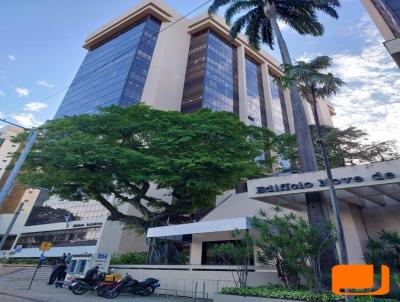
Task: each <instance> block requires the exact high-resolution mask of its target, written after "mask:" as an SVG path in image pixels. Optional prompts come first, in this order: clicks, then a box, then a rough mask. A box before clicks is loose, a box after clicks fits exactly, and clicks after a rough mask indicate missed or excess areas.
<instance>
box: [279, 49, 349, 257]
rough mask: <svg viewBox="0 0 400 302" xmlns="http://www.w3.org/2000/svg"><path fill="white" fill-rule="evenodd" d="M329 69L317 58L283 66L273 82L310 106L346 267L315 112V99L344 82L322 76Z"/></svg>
mask: <svg viewBox="0 0 400 302" xmlns="http://www.w3.org/2000/svg"><path fill="white" fill-rule="evenodd" d="M331 66H332V59H331V58H330V57H328V56H319V57H316V58H315V59H312V60H310V61H309V62H305V61H298V62H297V63H296V64H295V65H283V71H284V75H283V76H281V77H280V78H278V80H277V82H278V83H279V84H280V85H281V86H282V87H290V86H292V85H297V88H298V90H299V91H300V93H301V95H302V97H303V98H304V99H305V100H307V101H308V102H310V103H311V105H312V108H313V115H314V121H315V133H316V136H317V140H316V142H317V143H318V145H319V147H320V151H321V155H322V162H323V164H324V167H325V171H326V174H327V178H328V185H329V197H330V201H331V205H332V209H333V217H334V219H335V225H336V231H337V234H338V237H339V248H340V253H339V257H340V263H341V264H347V263H348V257H347V248H346V241H345V239H344V232H343V224H342V219H341V217H340V205H339V201H338V199H337V196H336V191H335V186H334V184H333V176H332V170H331V166H330V162H329V158H328V152H327V148H326V143H325V141H324V139H323V137H322V133H321V125H320V123H319V116H318V110H317V103H318V100H319V99H325V98H328V97H330V96H332V95H334V94H336V93H337V92H338V90H339V88H340V86H342V85H343V84H344V82H343V81H342V80H341V79H340V78H338V77H335V76H334V75H333V74H331V73H324V70H326V69H327V68H329V67H331Z"/></svg>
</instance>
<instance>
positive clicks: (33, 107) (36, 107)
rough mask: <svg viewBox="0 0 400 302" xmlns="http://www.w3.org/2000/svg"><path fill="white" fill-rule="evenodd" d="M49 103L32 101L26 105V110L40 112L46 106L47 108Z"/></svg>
mask: <svg viewBox="0 0 400 302" xmlns="http://www.w3.org/2000/svg"><path fill="white" fill-rule="evenodd" d="M47 107H48V105H47V104H45V103H41V102H31V103H27V104H25V106H24V110H25V111H35V112H38V111H40V110H42V109H44V108H47Z"/></svg>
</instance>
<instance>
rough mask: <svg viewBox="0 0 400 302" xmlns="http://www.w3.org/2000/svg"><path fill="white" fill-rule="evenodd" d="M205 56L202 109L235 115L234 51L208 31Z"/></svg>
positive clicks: (235, 66) (235, 64) (229, 45)
mask: <svg viewBox="0 0 400 302" xmlns="http://www.w3.org/2000/svg"><path fill="white" fill-rule="evenodd" d="M206 56H207V59H206V71H205V73H206V75H205V87H204V96H203V108H209V109H211V110H214V111H229V112H236V113H237V109H236V105H235V103H236V102H237V99H238V97H237V58H236V49H235V48H234V47H233V46H232V45H231V44H230V43H228V42H226V41H225V40H224V39H223V38H221V37H219V36H218V35H217V34H216V33H214V32H212V31H210V32H209V34H208V44H207V50H206Z"/></svg>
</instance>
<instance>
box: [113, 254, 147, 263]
mask: <svg viewBox="0 0 400 302" xmlns="http://www.w3.org/2000/svg"><path fill="white" fill-rule="evenodd" d="M110 263H111V264H146V253H140V252H127V253H124V254H120V255H114V256H112V257H111V262H110Z"/></svg>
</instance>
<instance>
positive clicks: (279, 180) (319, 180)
mask: <svg viewBox="0 0 400 302" xmlns="http://www.w3.org/2000/svg"><path fill="white" fill-rule="evenodd" d="M332 175H333V178H334V180H333V182H334V185H335V187H336V188H337V189H342V190H343V189H351V188H361V187H369V186H379V185H385V184H392V183H399V184H400V160H391V161H382V162H376V163H371V164H364V165H355V166H347V167H340V168H334V169H332ZM247 188H248V196H249V198H255V199H262V198H264V197H267V198H268V197H273V196H278V195H291V194H300V193H308V192H320V191H328V190H329V186H328V180H327V175H326V171H325V170H319V171H315V172H306V173H295V174H284V175H279V176H275V177H266V178H257V179H251V180H248V181H247Z"/></svg>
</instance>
